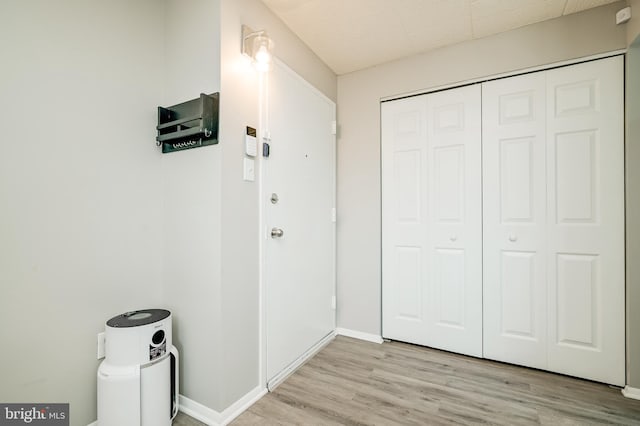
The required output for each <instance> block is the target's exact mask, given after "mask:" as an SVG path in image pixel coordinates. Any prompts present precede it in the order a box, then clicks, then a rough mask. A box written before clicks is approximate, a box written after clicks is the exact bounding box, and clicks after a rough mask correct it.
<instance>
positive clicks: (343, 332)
mask: <svg viewBox="0 0 640 426" xmlns="http://www.w3.org/2000/svg"><path fill="white" fill-rule="evenodd" d="M336 334H338V335H340V336H347V337H353V338H354V339H360V340H366V341H367V342H373V343H382V336H378V335H377V334H369V333H363V332H362V331H357V330H349V329H348V328H336Z"/></svg>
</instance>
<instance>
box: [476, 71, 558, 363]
mask: <svg viewBox="0 0 640 426" xmlns="http://www.w3.org/2000/svg"><path fill="white" fill-rule="evenodd" d="M482 114H483V116H482V138H483V139H482V145H483V154H482V165H483V257H484V259H483V301H484V302H483V303H484V309H483V311H484V312H483V342H484V346H483V351H484V357H486V358H490V359H495V360H499V361H506V362H512V363H516V364H521V365H526V366H530V367H536V368H546V364H547V355H546V340H547V336H546V315H547V311H546V251H545V250H546V245H545V226H546V219H545V216H546V209H545V202H546V191H545V123H544V121H545V77H544V74H543V73H535V74H528V75H524V76H518V77H512V78H508V79H503V80H496V81H493V82H489V83H485V84H483V87H482Z"/></svg>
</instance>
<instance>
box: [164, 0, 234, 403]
mask: <svg viewBox="0 0 640 426" xmlns="http://www.w3.org/2000/svg"><path fill="white" fill-rule="evenodd" d="M160 4H161V3H160ZM164 4H165V13H164V19H165V21H164V26H161V27H160V28H159V29H158V33H159V34H160V35H161V36H162V37H163V38H164V46H165V58H166V59H165V61H164V64H163V69H162V71H163V72H164V85H163V92H164V96H163V103H162V105H166V106H169V105H173V104H176V103H180V102H184V101H188V100H190V99H193V98H195V97H197V96H199V94H200V93H202V92H204V93H213V92H218V91H221V90H220V26H219V25H218V22H219V21H220V1H218V0H189V2H188V7H185V5H186V4H187V2H184V1H181V0H165V2H164ZM222 96H223V97H222V99H224V94H223V95H222ZM221 126H222V124H221ZM223 144H224V140H222V139H221V144H220V145H213V146H207V147H204V148H198V149H190V150H186V151H180V152H175V153H171V154H165V155H162V157H161V165H162V179H161V181H160V182H158V184H161V186H162V189H163V194H162V196H163V204H162V206H163V210H162V212H161V214H162V217H163V224H162V225H163V228H162V229H161V230H158V232H162V235H163V237H164V251H163V257H162V258H161V259H160V260H159V263H160V264H161V265H162V271H163V283H162V284H163V287H162V288H163V293H164V297H163V301H164V302H165V304H166V306H167V308H168V309H170V310H171V311H172V313H173V332H174V344H175V345H176V347H177V348H178V350H179V351H180V355H181V362H180V393H181V394H182V395H184V396H186V397H188V398H190V399H192V400H195V401H197V402H199V403H201V404H203V405H205V406H207V407H211V408H214V407H218V406H219V399H220V396H219V392H220V388H219V387H218V386H212V385H211V384H212V383H217V381H219V377H220V374H221V373H220V372H221V363H220V344H219V342H220V335H221V325H220V324H221V321H220V309H221V308H220V274H221V269H222V268H221V264H222V259H221V257H222V243H221V234H222V230H221V227H222V215H221V200H222V166H221V164H222V162H221V158H222V154H221V151H222V146H223ZM216 380H217V381H216Z"/></svg>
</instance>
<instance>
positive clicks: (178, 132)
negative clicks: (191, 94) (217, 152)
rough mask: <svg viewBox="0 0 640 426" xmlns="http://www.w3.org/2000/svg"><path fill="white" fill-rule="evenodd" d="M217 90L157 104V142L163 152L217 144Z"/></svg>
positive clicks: (218, 95) (218, 96)
mask: <svg viewBox="0 0 640 426" xmlns="http://www.w3.org/2000/svg"><path fill="white" fill-rule="evenodd" d="M219 108H220V93H213V94H211V95H206V94H204V93H201V94H200V97H199V98H196V99H193V100H190V101H187V102H183V103H181V104H177V105H174V106H171V107H168V108H163V107H158V125H157V126H156V129H157V130H158V136H156V144H157V145H158V146H160V145H162V153H163V154H166V153H169V152H175V151H182V150H185V149H190V148H199V147H201V146H207V145H214V144H217V143H218V113H219Z"/></svg>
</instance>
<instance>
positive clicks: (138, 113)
mask: <svg viewBox="0 0 640 426" xmlns="http://www.w3.org/2000/svg"><path fill="white" fill-rule="evenodd" d="M162 24H163V10H162V7H158V3H157V1H156V0H139V1H135V2H130V1H120V0H116V1H109V2H102V1H73V0H64V1H62V0H61V1H56V2H51V1H49V0H30V1H23V0H3V1H2V2H0V52H2V65H1V66H0V127H1V128H2V138H1V140H2V153H0V324H1V325H0V342H2V343H1V344H0V345H1V347H2V351H1V352H0V401H2V402H69V403H71V424H72V425H74V426H75V425H86V424H88V423H90V422H92V421H94V420H95V418H96V408H95V407H96V371H97V368H98V363H99V361H98V360H96V333H98V332H99V331H101V330H102V329H104V321H105V320H106V319H108V318H110V317H111V316H113V315H116V314H119V313H122V312H124V311H127V310H131V309H137V308H141V307H142V308H145V307H152V306H161V305H162V294H161V287H160V286H159V283H160V282H161V275H162V246H163V243H162V234H161V229H162V219H161V217H162V215H161V209H162V190H161V185H160V184H159V181H160V176H161V169H160V161H159V160H160V155H161V154H160V153H159V152H158V149H157V148H156V146H155V144H154V138H155V125H156V110H155V107H156V105H159V104H160V103H161V97H162V96H161V95H162V84H163V82H162V75H163V74H162V68H163V40H162Z"/></svg>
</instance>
